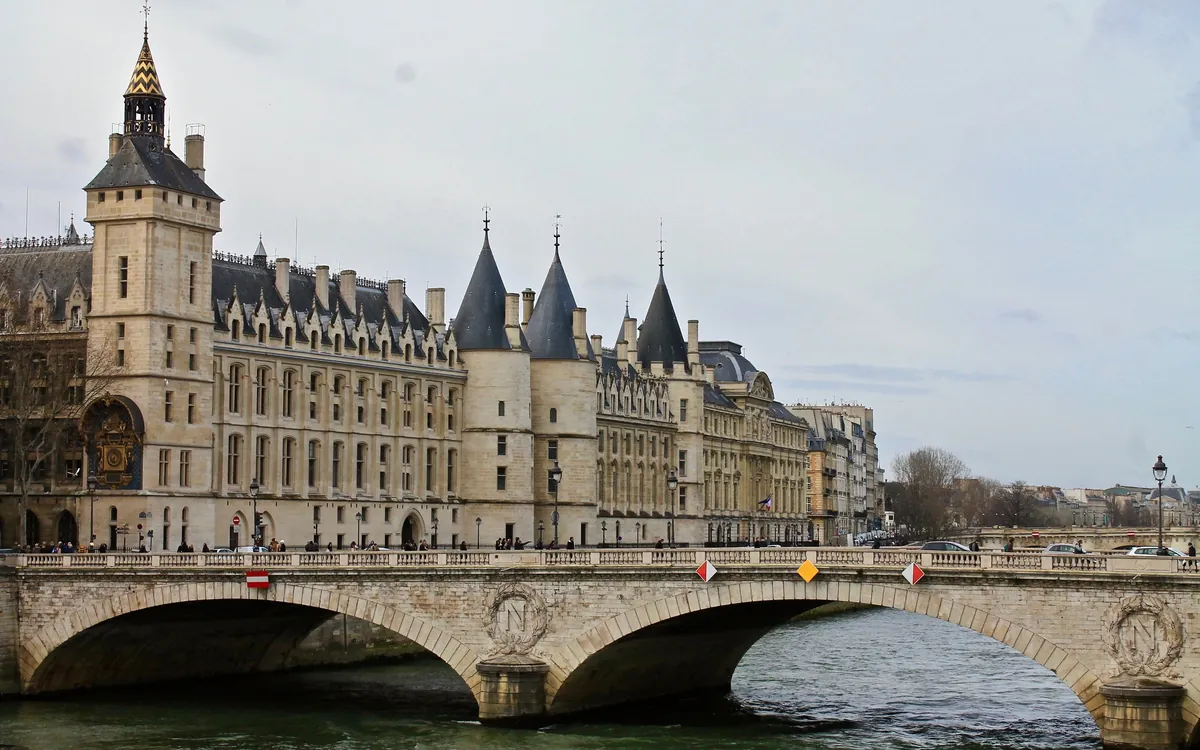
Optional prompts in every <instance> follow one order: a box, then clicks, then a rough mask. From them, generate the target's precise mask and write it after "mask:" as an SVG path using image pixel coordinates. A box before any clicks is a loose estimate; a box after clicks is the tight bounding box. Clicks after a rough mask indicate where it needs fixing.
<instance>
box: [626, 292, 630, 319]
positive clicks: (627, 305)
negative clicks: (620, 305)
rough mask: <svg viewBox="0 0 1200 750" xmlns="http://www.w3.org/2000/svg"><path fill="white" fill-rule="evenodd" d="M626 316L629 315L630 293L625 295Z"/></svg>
mask: <svg viewBox="0 0 1200 750" xmlns="http://www.w3.org/2000/svg"><path fill="white" fill-rule="evenodd" d="M625 317H627V318H628V317H629V295H628V294H626V295H625Z"/></svg>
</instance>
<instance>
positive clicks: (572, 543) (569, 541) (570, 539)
mask: <svg viewBox="0 0 1200 750" xmlns="http://www.w3.org/2000/svg"><path fill="white" fill-rule="evenodd" d="M567 549H575V537H573V536H569V537H567Z"/></svg>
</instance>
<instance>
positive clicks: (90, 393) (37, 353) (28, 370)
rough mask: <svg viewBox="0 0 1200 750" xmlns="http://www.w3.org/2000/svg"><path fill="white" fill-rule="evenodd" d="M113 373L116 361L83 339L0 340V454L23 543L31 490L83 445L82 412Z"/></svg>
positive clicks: (15, 335)
mask: <svg viewBox="0 0 1200 750" xmlns="http://www.w3.org/2000/svg"><path fill="white" fill-rule="evenodd" d="M115 373H116V366H115V362H114V361H113V360H111V359H108V358H107V357H106V356H104V355H96V354H93V355H91V356H89V355H88V353H87V342H86V340H85V339H84V338H82V337H80V336H62V337H60V336H55V335H53V334H49V335H45V334H43V335H37V334H28V333H12V334H8V335H4V336H0V452H3V453H5V454H7V458H8V465H9V471H10V472H11V474H12V477H13V479H14V483H15V486H16V491H17V496H18V499H17V518H18V528H19V534H20V535H19V537H18V543H19V544H24V543H25V542H26V539H27V533H28V529H27V528H26V520H25V510H26V508H27V507H28V506H29V495H30V492H31V491H32V489H33V487H34V486H35V485H38V486H44V485H45V484H46V483H48V481H49V480H48V477H49V475H51V474H52V473H53V472H54V470H55V468H56V466H58V465H59V463H60V461H61V459H62V455H63V453H64V452H65V451H66V449H67V448H68V446H76V447H81V446H82V437H83V436H82V435H81V433H80V419H81V417H82V416H83V410H84V408H85V406H86V405H87V404H89V403H91V402H92V401H93V400H95V399H96V398H98V397H100V396H101V395H104V394H105V393H106V392H107V391H108V389H109V387H110V385H111V384H112V380H113V377H114V375H115ZM80 479H81V481H83V480H82V477H81V478H80Z"/></svg>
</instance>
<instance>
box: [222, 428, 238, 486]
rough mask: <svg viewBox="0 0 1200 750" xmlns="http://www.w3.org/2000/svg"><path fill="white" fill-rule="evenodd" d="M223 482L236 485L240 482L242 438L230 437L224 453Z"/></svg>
mask: <svg viewBox="0 0 1200 750" xmlns="http://www.w3.org/2000/svg"><path fill="white" fill-rule="evenodd" d="M225 481H226V482H228V483H229V484H233V485H237V484H241V481H242V436H241V435H230V436H229V441H228V445H227V450H226V453H225Z"/></svg>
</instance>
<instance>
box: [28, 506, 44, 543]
mask: <svg viewBox="0 0 1200 750" xmlns="http://www.w3.org/2000/svg"><path fill="white" fill-rule="evenodd" d="M41 540H42V524H41V522H40V521H38V517H37V514H36V513H34V512H33V511H32V510H26V511H25V544H27V545H30V546H33V545H35V544H37V543H38V542H40V541H41Z"/></svg>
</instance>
